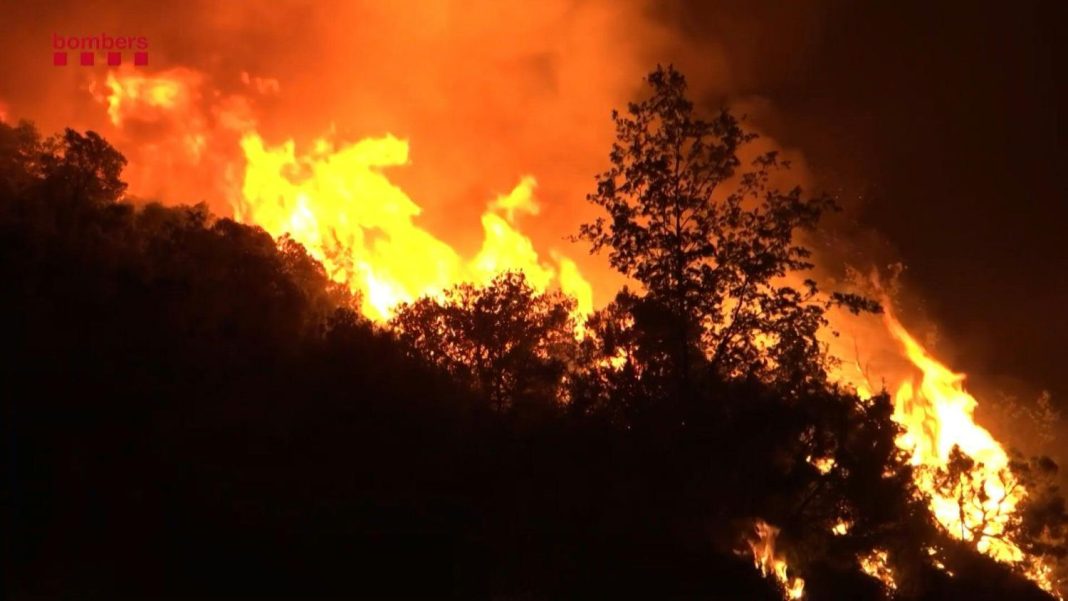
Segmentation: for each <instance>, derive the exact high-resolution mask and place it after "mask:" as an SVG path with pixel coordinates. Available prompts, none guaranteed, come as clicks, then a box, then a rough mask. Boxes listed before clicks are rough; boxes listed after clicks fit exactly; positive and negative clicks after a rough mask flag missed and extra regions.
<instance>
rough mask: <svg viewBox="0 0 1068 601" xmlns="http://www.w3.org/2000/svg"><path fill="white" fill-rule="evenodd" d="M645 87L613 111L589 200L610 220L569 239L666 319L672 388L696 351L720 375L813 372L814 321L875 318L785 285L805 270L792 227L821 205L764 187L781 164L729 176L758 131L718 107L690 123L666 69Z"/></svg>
mask: <svg viewBox="0 0 1068 601" xmlns="http://www.w3.org/2000/svg"><path fill="white" fill-rule="evenodd" d="M646 81H647V82H648V84H649V87H650V88H651V90H652V94H651V96H649V97H648V98H646V99H645V100H643V101H641V102H636V103H631V104H630V105H629V107H628V110H627V113H626V114H625V115H622V114H619V113H618V112H613V114H612V118H613V121H614V122H615V125H616V141H615V143H614V144H613V145H612V150H611V153H610V155H609V158H610V161H611V167H610V168H609V169H608V170H607V171H605V172H604V173H602V174H600V175H599V176H598V178H597V191H596V192H594V193H593V194H590V195H588V200H589V201H590V202H592V203H594V204H596V205H598V206H600V207H602V208H603V209H605V210H606V211H607V213H608V217H607V219H606V218H604V217H601V218H598V219H597V220H595V221H594V222H592V223H587V224H584V225H582V227H581V229H580V231H579V235H578V238H579V239H583V240H586V241H588V242H589V243H590V245H591V250H592V251H593V252H597V251H600V250H601V249H603V248H605V247H608V248H609V260H610V262H611V265H612V266H613V267H615V268H616V269H617V270H619V271H620V272H622V273H623V274H624V275H626V276H629V277H632V278H634V279H635V280H637V281H638V282H640V283H641V284H642V285H643V286H644V288H645V292H646V294H647V297H648V298H649V299H650V300H652V301H654V302H657V303H658V304H660V305H661V306H663V307H665V308H666V309H667V310H668V311H669V312H670V313H671V314H673V315H674V317H675V326H674V328H673V329H674V331H675V334H674V338H675V342H674V348H675V353H674V357H673V360H674V361H675V362H676V364H677V371H679V373H680V377H682V378H683V379H685V378H687V377H688V373H689V371H690V370H691V365H692V364H693V361H694V358H693V357H691V355H692V350H691V349H692V348H693V347H694V346H695V344H696V345H699V346H700V347H702V348H703V349H704V350H705V352H706V353H707V356H708V358H709V360H710V361H711V364H712V366H713V367H714V368H715V369H716V371H718V372H720V373H721V374H723V375H727V376H741V375H752V374H755V375H760V376H767V377H773V378H776V379H778V378H786V379H791V380H797V379H804V378H808V377H812V376H818V375H819V374H820V373H821V369H820V367H819V366H820V365H822V360H823V352H822V348H821V346H820V344H819V343H818V341H817V339H816V333H817V331H818V330H819V329H820V328H821V327H823V326H824V325H826V320H825V319H824V312H825V311H826V310H827V309H828V308H829V307H830V306H831V305H832V304H836V303H837V304H845V305H846V306H848V307H849V308H851V309H853V310H861V309H868V310H875V309H877V305H876V304H875V303H874V302H871V301H868V300H866V299H863V298H860V297H857V296H853V295H844V294H832V295H825V294H822V293H821V292H820V291H819V290H818V288H817V287H816V283H815V282H814V281H812V280H811V279H803V278H800V277H795V276H796V274H798V273H800V272H803V271H806V270H809V269H811V268H812V267H813V265H812V264H811V263H810V262H809V259H810V257H811V252H810V251H809V250H808V249H807V248H805V247H804V246H803V245H802V244H801V243H800V242H799V241H798V239H797V238H798V232H799V231H800V230H804V229H810V228H812V227H814V226H815V225H816V223H817V222H818V220H819V219H820V217H821V215H822V214H823V213H824V212H825V211H827V210H829V209H832V208H835V205H834V203H833V201H832V200H831V199H829V198H828V197H826V196H816V197H811V196H805V195H803V194H802V192H801V189H800V188H797V187H795V188H793V189H791V190H788V191H785V192H783V191H780V190H778V189H776V188H775V187H773V186H772V185H771V184H770V181H769V180H770V176H771V174H772V173H773V172H774V171H776V170H777V169H780V168H784V167H788V163H787V162H786V161H781V160H780V159H779V158H778V156H777V154H776V153H775V152H767V153H764V154H761V155H759V156H758V157H757V158H756V159H755V160H754V161H753V162H752V165H751V168H750V169H749V170H746V171H741V170H740V168H741V165H742V162H741V159H740V158H739V152H740V151H741V149H742V148H743V147H744V146H745V145H747V144H748V143H750V142H751V141H752V140H753V139H754V138H755V137H756V135H755V134H753V133H751V132H747V131H746V130H745V129H743V128H742V126H741V124H740V123H739V121H738V119H737V118H735V117H734V116H733V115H731V114H730V112H728V111H726V110H723V111H721V112H720V113H719V114H718V115H717V116H716V117H715V118H713V119H711V120H704V119H702V118H701V117H699V116H698V115H697V114H696V111H695V110H694V105H693V103H692V102H691V101H690V100H688V99H687V98H686V80H685V78H684V77H683V76H682V74H681V73H679V72H678V71H676V70H675V69H674V68H672V67H667V68H663V67H658V68H657V69H656V70H655V71H653V72H652V73H651V74H650V75H649V76H648V77H647V78H646ZM796 282H800V283H796Z"/></svg>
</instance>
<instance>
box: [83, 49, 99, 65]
mask: <svg viewBox="0 0 1068 601" xmlns="http://www.w3.org/2000/svg"><path fill="white" fill-rule="evenodd" d="M94 61H96V54H95V53H92V52H83V53H82V66H83V67H91V66H93V62H94Z"/></svg>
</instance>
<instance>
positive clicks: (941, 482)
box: [855, 300, 1053, 592]
mask: <svg viewBox="0 0 1068 601" xmlns="http://www.w3.org/2000/svg"><path fill="white" fill-rule="evenodd" d="M883 306H884V308H885V309H886V312H885V313H884V316H883V321H884V325H885V327H886V330H887V332H888V333H889V334H890V336H891V337H892V338H893V339H894V340H895V341H896V342H897V343H898V345H899V346H900V349H901V352H902V354H903V355H904V357H905V358H907V359H908V361H909V362H910V363H911V365H912V367H914V368H915V369H916V370H917V371H918V374H917V375H918V376H919V379H918V381H917V380H916V378H915V377H910V378H906V379H904V380H903V381H902V382H901V383H900V384H899V386H898V388H897V392H896V393H895V395H894V414H893V419H894V421H896V422H897V423H898V424H900V425H901V426H902V427H903V429H904V432H903V434H902V435H901V436H900V437H899V438H898V440H897V445H898V447H900V448H901V449H903V450H905V451H908V452H909V453H910V456H911V463H912V465H913V466H915V467H916V468H917V469H916V470H915V474H916V476H915V482H916V484H917V486H918V488H919V489H920V490H922V491H923V492H925V493H926V494H927V495H929V497H930V509H931V512H932V514H933V515H934V516H935V518H936V519H937V520H938V522H939V524H941V525H942V527H943V528H945V530H946V532H948V533H949V534H950V535H951V536H954V537H956V538H959V539H961V540H964V541H967V542H971V543H972V544H974V546H975V548H976V550H978V551H979V552H981V553H985V554H986V555H989V556H990V557H992V558H994V559H996V560H998V561H1002V562H1005V563H1010V564H1016V565H1018V566H1020V568H1021V569H1022V570H1023V572H1024V573H1025V574H1026V575H1027V576H1028V577H1029V578H1030V579H1031V580H1033V581H1034V582H1035V583H1036V584H1038V585H1039V586H1040V587H1042V588H1043V589H1045V590H1047V591H1050V592H1052V591H1053V584H1052V582H1051V579H1050V576H1049V573H1050V570H1049V568H1048V566H1046V565H1045V564H1043V563H1042V561H1041V560H1040V559H1039V558H1035V557H1029V556H1026V555H1025V553H1024V552H1023V551H1022V550H1021V549H1020V547H1019V546H1018V545H1016V544H1015V543H1014V542H1012V541H1011V540H1009V539H1008V538H1006V537H1005V534H1006V533H1007V530H1008V527H1009V525H1010V522H1011V521H1012V519H1013V516H1014V514H1015V513H1016V511H1017V506H1018V505H1019V504H1020V502H1021V501H1022V500H1023V499H1024V498H1026V496H1027V490H1026V489H1025V488H1024V487H1023V486H1021V485H1020V483H1019V481H1018V480H1017V478H1016V477H1015V475H1014V474H1013V473H1012V470H1011V468H1010V465H1009V456H1008V453H1006V451H1005V449H1004V448H1003V447H1002V445H1001V444H1000V443H999V442H998V441H997V440H996V439H995V438H994V437H993V435H991V434H990V432H989V431H988V430H986V429H985V428H983V427H982V426H980V425H979V424H977V423H976V422H975V419H974V413H975V408H976V407H977V406H978V404H979V403H978V401H977V400H976V399H975V397H974V396H972V395H971V394H970V393H968V392H967V391H966V390H965V389H964V380H965V375H964V374H962V373H958V372H954V371H953V370H951V369H949V368H948V367H946V366H945V365H944V364H943V363H941V362H939V361H938V360H937V359H935V358H934V357H933V356H932V355H931V353H930V352H928V350H927V349H925V348H924V347H923V346H922V345H921V344H920V343H919V342H917V340H916V339H915V337H913V336H912V335H911V334H910V333H909V332H908V330H906V329H905V327H904V326H903V325H902V324H901V322H900V321H898V320H897V318H896V317H895V316H894V314H893V312H892V311H891V310H890V303H889V302H888V301H885V300H884V302H883ZM860 371H862V370H860ZM855 387H856V389H857V390H858V392H859V393H860V394H861V396H870V393H868V391H869V387H868V385H867V382H866V381H861V382H859V383H857V384H855ZM954 448H956V449H958V450H959V451H960V452H961V453H963V454H964V455H966V456H967V457H969V458H970V459H971V460H972V461H973V462H974V463H973V464H972V466H971V468H970V471H969V473H967V474H963V475H962V476H961V477H960V478H958V479H956V480H952V479H946V478H945V477H944V475H945V474H946V473H947V472H946V470H947V469H948V468H949V465H950V460H951V457H952V452H953V450H954ZM862 567H863V568H864V570H865V571H866V572H868V573H869V574H872V575H874V576H876V577H877V578H879V579H880V580H883V581H884V582H887V580H886V579H885V578H884V577H883V576H885V575H887V574H889V572H888V571H885V570H884V569H883V568H884V567H885V557H882V556H878V555H875V556H871V557H866V558H862ZM891 577H892V575H891ZM888 586H889V584H888Z"/></svg>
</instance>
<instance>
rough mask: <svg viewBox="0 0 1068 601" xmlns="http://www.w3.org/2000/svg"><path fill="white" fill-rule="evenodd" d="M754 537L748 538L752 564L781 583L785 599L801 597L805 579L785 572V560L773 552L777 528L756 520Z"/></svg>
mask: <svg viewBox="0 0 1068 601" xmlns="http://www.w3.org/2000/svg"><path fill="white" fill-rule="evenodd" d="M754 529H755V531H756V539H750V540H749V541H748V542H749V548H750V549H751V550H752V551H753V564H754V565H755V566H756V568H757V569H758V570H760V573H761V574H762V575H763V576H768V575H772V576H774V577H775V579H776V580H777V581H778V582H779V584H781V585H782V587H783V591H784V593H785V594H786V598H787V599H801V598H802V597H803V596H804V594H805V581H804V580H803V579H801V578H796V577H794V578H791V577H790V575H789V574H788V573H787V572H788V570H789V567H788V566H787V565H786V560H785V559H783V558H782V557H780V556H779V555H778V554H777V553H776V552H775V539H776V538H778V536H779V529H778V528H776V527H775V526H772V525H771V524H768V523H767V522H765V521H763V520H757V521H756V524H755V526H754Z"/></svg>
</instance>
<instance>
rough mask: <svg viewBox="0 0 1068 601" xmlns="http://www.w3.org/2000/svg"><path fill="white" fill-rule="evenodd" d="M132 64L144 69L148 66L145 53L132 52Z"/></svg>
mask: <svg viewBox="0 0 1068 601" xmlns="http://www.w3.org/2000/svg"><path fill="white" fill-rule="evenodd" d="M134 64H135V65H137V66H138V67H144V66H145V65H147V64H148V53H147V52H134Z"/></svg>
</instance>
